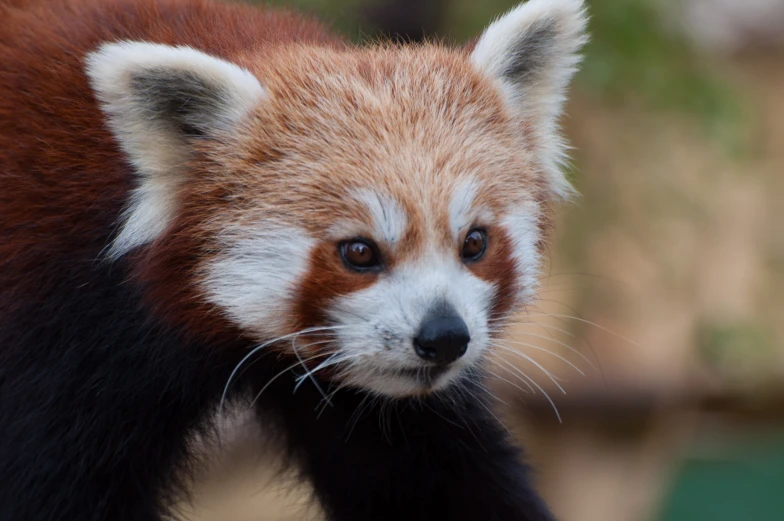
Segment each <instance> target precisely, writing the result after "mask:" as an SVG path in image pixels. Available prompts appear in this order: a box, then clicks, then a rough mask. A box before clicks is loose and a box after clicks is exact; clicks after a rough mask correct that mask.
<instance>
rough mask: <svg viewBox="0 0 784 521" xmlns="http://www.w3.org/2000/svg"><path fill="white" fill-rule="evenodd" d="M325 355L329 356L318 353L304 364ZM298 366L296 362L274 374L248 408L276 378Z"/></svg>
mask: <svg viewBox="0 0 784 521" xmlns="http://www.w3.org/2000/svg"><path fill="white" fill-rule="evenodd" d="M327 354H329V353H319V354H317V355H314V356H312V357H310V358H307V359H305V362H309V361H310V360H315V359H316V358H320V357H322V356H326V355H327ZM300 364H301V362H300V361H299V360H298V361H297V362H296V363H293V364H291V365H290V366H288V367H287V368H285V369H283V370H282V371H280V372H278V374H276V375H275V376H273V377H272V378H270V379H269V380H268V381H267V383H266V384H264V387H262V388H261V390H260V391H259V392H258V393H256V396H254V397H253V401H251V402H250V406H251V407H253V405H255V403H256V401H257V400H258V399H259V397H260V396H261V395H262V394H263V393H264V391H266V390H267V388H268V387H269V386H270V385H272V383H273V382H274V381H275V380H277V379H278V378H280V377H281V376H283V375H284V374H286V373H287V372H289V371H291V370H292V369H294V368H295V367H298V366H299V365H300Z"/></svg>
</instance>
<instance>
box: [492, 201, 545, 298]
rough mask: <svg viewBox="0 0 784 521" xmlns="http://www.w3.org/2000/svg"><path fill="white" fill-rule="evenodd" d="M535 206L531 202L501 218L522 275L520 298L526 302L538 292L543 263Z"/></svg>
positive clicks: (518, 269) (537, 214)
mask: <svg viewBox="0 0 784 521" xmlns="http://www.w3.org/2000/svg"><path fill="white" fill-rule="evenodd" d="M533 206H534V205H533V203H531V204H530V205H528V206H522V207H520V208H515V209H512V210H510V211H509V212H508V213H507V214H506V215H505V216H504V217H503V219H502V220H501V225H502V226H503V227H504V229H505V230H506V232H507V233H508V234H509V237H510V239H511V241H512V251H513V253H512V254H513V255H514V258H515V264H516V265H517V272H518V274H519V276H520V280H519V291H520V293H519V295H518V298H519V300H520V301H521V302H525V303H528V302H530V301H531V299H532V298H533V297H534V296H535V294H536V288H537V285H538V280H539V267H540V265H541V259H540V254H539V251H538V249H537V241H538V240H539V217H538V216H539V212H538V211H536V209H534V208H532V207H533Z"/></svg>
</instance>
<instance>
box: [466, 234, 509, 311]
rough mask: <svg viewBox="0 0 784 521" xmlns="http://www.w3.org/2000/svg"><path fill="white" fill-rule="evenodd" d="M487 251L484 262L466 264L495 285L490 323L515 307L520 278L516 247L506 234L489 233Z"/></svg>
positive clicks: (472, 270) (474, 272) (483, 278)
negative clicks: (515, 255)
mask: <svg viewBox="0 0 784 521" xmlns="http://www.w3.org/2000/svg"><path fill="white" fill-rule="evenodd" d="M488 236H492V237H490V238H488V244H487V249H486V251H485V253H484V260H483V261H482V262H476V263H469V264H466V266H467V267H468V269H469V270H471V272H472V273H473V274H474V275H476V276H477V277H479V278H480V279H482V280H484V281H486V282H490V283H491V284H494V285H495V294H494V295H493V300H492V303H491V309H490V313H489V314H490V317H491V319H490V322H491V323H492V322H496V321H498V320H499V317H500V316H501V315H503V314H505V313H507V312H508V311H510V310H511V309H512V307H514V305H515V302H516V299H517V291H518V287H517V284H518V283H519V277H518V273H517V263H516V261H515V259H514V246H513V245H512V241H511V239H510V238H509V236H508V235H507V234H506V232H505V231H504V230H502V229H500V228H494V229H492V230H489V231H488Z"/></svg>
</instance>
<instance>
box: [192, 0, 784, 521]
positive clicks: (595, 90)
mask: <svg viewBox="0 0 784 521" xmlns="http://www.w3.org/2000/svg"><path fill="white" fill-rule="evenodd" d="M272 3H276V4H284V5H290V6H294V7H296V8H298V9H300V10H304V11H306V12H312V13H315V14H317V15H318V16H319V17H321V18H322V19H325V20H327V21H330V22H332V23H333V25H334V26H335V27H336V28H337V29H338V30H340V31H342V32H343V33H344V34H345V35H347V36H348V37H349V38H351V39H354V40H356V41H361V40H363V39H368V38H376V37H378V36H379V35H385V36H386V37H391V38H397V39H401V40H413V41H418V40H421V39H422V38H423V37H425V36H426V37H438V38H441V39H444V40H445V41H446V42H449V43H462V42H465V41H467V40H468V39H470V38H472V37H474V36H476V35H478V34H479V33H480V31H481V30H482V28H483V27H484V26H486V25H487V24H488V23H489V22H490V20H492V19H493V18H494V17H495V16H497V15H498V14H500V13H502V12H503V11H505V10H506V9H508V8H510V7H511V6H513V5H514V4H515V3H516V2H515V1H513V0H285V1H279V2H272ZM588 3H589V8H590V12H591V16H592V19H591V28H590V32H591V35H592V41H591V43H590V44H589V45H588V47H587V49H586V51H585V55H586V59H585V62H584V66H583V69H582V71H581V73H580V74H579V76H578V77H577V79H576V82H575V84H574V88H573V89H572V93H571V98H570V102H569V105H568V107H567V110H566V113H567V116H566V118H565V119H564V128H565V131H566V133H567V134H568V136H569V138H570V141H571V143H572V145H573V146H574V151H573V153H572V157H573V160H574V161H573V171H572V177H573V181H574V184H575V185H576V186H577V188H578V189H579V191H580V192H581V193H582V197H581V198H580V199H579V200H578V201H577V202H576V204H572V205H569V206H564V207H563V208H562V209H561V211H560V213H559V216H558V225H557V235H556V238H555V241H554V243H553V245H552V248H551V263H550V266H549V267H548V268H547V271H548V273H549V275H548V276H547V278H546V279H545V280H544V287H543V289H542V292H541V300H540V302H539V305H538V306H537V307H536V308H534V309H532V310H530V312H529V313H528V314H527V315H523V316H521V321H523V322H528V323H527V324H523V325H521V326H519V327H518V328H517V329H516V330H515V331H514V333H513V334H512V335H511V336H510V337H509V338H508V339H507V340H505V341H504V343H505V345H506V346H507V347H508V348H509V351H503V352H502V353H501V358H500V359H499V360H498V362H497V364H496V366H495V369H494V372H495V373H496V376H497V378H495V381H494V384H493V387H494V391H495V392H496V394H497V395H498V397H499V399H500V400H501V401H499V414H503V416H504V417H505V418H506V419H507V422H508V424H509V425H510V426H511V428H512V429H513V430H514V432H515V434H516V435H518V436H519V437H520V439H521V440H522V442H523V443H524V444H525V446H526V448H527V450H528V452H529V455H530V459H531V461H532V463H533V465H534V466H535V468H536V471H537V479H538V485H539V488H540V489H541V490H542V492H543V494H544V495H545V497H546V499H547V500H548V502H549V503H550V504H551V505H552V507H553V510H554V511H555V513H556V515H557V517H558V518H559V519H560V520H561V521H702V520H705V521H723V520H727V521H730V520H731V521H738V520H744V521H781V520H782V519H784V0H744V1H743V2H738V1H737V0H589V1H588ZM513 351H514V352H513ZM559 357H560V358H559ZM532 360H533V361H532ZM521 371H522V372H524V373H525V374H526V375H528V376H529V377H530V378H531V379H533V380H534V381H535V382H536V383H537V384H538V385H539V386H541V389H537V388H536V387H534V386H533V385H532V386H530V387H531V388H530V389H529V388H528V386H526V385H523V384H522V383H521V382H520V381H519V379H518V378H516V377H515V374H519V372H521ZM581 373H582V374H581ZM532 390H534V391H536V392H535V393H534V392H532ZM545 393H546V395H547V396H545ZM551 402H552V403H551ZM556 408H557V412H556ZM559 418H560V420H559ZM275 482H276V483H278V481H277V480H275ZM260 488H263V487H260ZM266 490H267V492H265V493H264V494H260V493H254V495H253V499H252V501H250V503H251V504H252V506H251V507H250V508H249V509H248V510H244V512H246V513H245V514H242V513H240V512H239V511H235V512H234V513H233V514H231V515H233V516H235V517H236V519H248V520H249V521H250V520H254V521H258V520H259V517H258V516H259V512H265V514H264V516H265V517H264V518H263V519H269V520H273V519H275V520H282V519H292V520H294V519H297V520H299V519H303V518H305V517H307V518H314V519H317V518H318V513H313V512H311V513H308V514H307V516H306V515H305V514H303V513H302V510H300V509H299V508H300V506H301V497H302V495H301V494H300V492H297V491H295V492H287V493H285V494H280V495H277V497H272V495H271V494H270V493H269V488H267V489H266ZM233 494H234V495H233V498H234V499H233V500H232V501H233V505H235V506H234V507H232V508H233V509H236V508H238V507H236V505H238V504H240V502H237V501H236V497H238V496H237V494H238V493H237V492H236V489H234V493H233ZM245 504H246V505H248V504H249V503H248V502H247V501H246V502H245ZM260 506H261V508H259V507H260ZM278 509H279V510H278ZM216 511H217V510H211V509H206V510H204V511H203V512H202V513H201V514H199V515H200V516H202V518H203V519H230V517H228V514H226V513H225V511H223V513H222V514H220V516H218V517H215V516H216V514H214V512H216ZM204 512H213V513H212V514H209V513H204ZM250 512H253V513H252V514H250ZM211 515H212V516H213V517H210V516H211ZM243 515H244V516H245V517H243ZM287 516H288V517H287ZM196 517H198V516H196ZM231 519H234V518H231ZM369 521H371V520H369ZM401 521H404V520H401Z"/></svg>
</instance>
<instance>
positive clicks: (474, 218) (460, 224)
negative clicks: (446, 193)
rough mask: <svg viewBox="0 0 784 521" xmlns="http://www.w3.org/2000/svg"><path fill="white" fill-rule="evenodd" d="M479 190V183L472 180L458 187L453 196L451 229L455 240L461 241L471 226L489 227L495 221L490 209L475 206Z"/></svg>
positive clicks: (451, 202)
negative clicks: (475, 198)
mask: <svg viewBox="0 0 784 521" xmlns="http://www.w3.org/2000/svg"><path fill="white" fill-rule="evenodd" d="M478 189H479V183H478V182H477V181H476V180H474V179H470V180H467V181H464V182H463V183H461V184H460V185H458V187H457V189H455V192H454V193H453V194H452V200H451V201H450V202H449V227H450V228H451V229H452V236H453V237H454V238H455V240H459V239H460V237H461V236H462V234H463V233H464V232H466V231H467V229H468V227H470V226H471V225H473V224H484V225H488V224H490V223H491V222H492V221H493V213H492V212H491V211H490V210H489V209H487V208H482V207H478V208H477V207H475V206H474V197H475V196H476V192H477V191H478Z"/></svg>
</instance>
